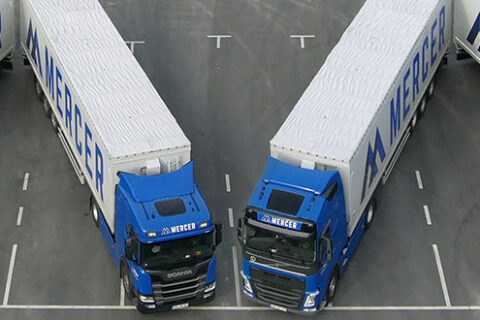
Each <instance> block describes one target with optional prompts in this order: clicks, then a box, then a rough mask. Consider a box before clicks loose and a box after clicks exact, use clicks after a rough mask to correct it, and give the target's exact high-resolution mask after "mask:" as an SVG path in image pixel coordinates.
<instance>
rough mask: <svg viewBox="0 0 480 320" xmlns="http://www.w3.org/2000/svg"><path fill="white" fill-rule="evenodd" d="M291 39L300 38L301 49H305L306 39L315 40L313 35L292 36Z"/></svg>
mask: <svg viewBox="0 0 480 320" xmlns="http://www.w3.org/2000/svg"><path fill="white" fill-rule="evenodd" d="M290 38H299V39H300V48H302V49H305V38H315V35H313V34H303V35H302V34H292V35H291V36H290Z"/></svg>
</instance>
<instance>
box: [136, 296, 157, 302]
mask: <svg viewBox="0 0 480 320" xmlns="http://www.w3.org/2000/svg"><path fill="white" fill-rule="evenodd" d="M138 299H140V301H141V302H143V303H155V299H153V297H151V296H144V295H143V294H138Z"/></svg>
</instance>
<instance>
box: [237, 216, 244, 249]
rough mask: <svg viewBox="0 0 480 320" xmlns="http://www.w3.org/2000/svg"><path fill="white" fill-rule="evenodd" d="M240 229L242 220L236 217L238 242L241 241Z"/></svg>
mask: <svg viewBox="0 0 480 320" xmlns="http://www.w3.org/2000/svg"><path fill="white" fill-rule="evenodd" d="M242 229H243V220H242V218H239V219H238V225H237V238H238V241H240V243H242Z"/></svg>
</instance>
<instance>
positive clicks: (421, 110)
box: [417, 97, 427, 118]
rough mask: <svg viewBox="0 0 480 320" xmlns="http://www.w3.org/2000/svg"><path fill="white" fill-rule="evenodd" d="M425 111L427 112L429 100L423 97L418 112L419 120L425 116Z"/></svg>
mask: <svg viewBox="0 0 480 320" xmlns="http://www.w3.org/2000/svg"><path fill="white" fill-rule="evenodd" d="M425 110H427V98H426V97H423V98H422V101H420V105H419V106H418V110H417V113H418V118H421V117H422V116H423V115H424V114H425Z"/></svg>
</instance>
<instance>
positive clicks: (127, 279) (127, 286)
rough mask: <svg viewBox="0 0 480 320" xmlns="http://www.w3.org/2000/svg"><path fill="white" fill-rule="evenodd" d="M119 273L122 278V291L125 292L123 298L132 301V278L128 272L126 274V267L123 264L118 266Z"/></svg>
mask: <svg viewBox="0 0 480 320" xmlns="http://www.w3.org/2000/svg"><path fill="white" fill-rule="evenodd" d="M120 273H121V277H122V284H123V289H124V290H125V296H126V297H127V298H128V299H129V300H132V298H133V287H132V277H131V276H130V272H128V267H127V265H126V263H125V262H122V264H121V266H120Z"/></svg>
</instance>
